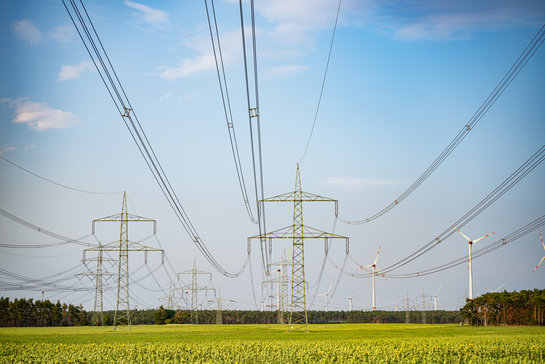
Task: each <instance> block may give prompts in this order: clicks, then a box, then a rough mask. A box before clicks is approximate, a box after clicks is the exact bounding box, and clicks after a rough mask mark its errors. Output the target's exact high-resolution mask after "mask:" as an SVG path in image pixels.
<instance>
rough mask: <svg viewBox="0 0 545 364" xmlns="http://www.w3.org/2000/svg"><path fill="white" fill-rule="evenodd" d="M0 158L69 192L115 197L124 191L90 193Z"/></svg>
mask: <svg viewBox="0 0 545 364" xmlns="http://www.w3.org/2000/svg"><path fill="white" fill-rule="evenodd" d="M0 158H1V159H3V160H5V161H6V162H8V163H9V164H11V165H13V166H15V167H17V168H19V169H20V170H22V171H25V172H27V173H29V174H31V175H33V176H34V177H38V178H40V179H43V180H44V181H47V182H49V183H52V184H54V185H57V186H60V187H64V188H67V189H69V190H73V191H78V192H83V193H90V194H93V195H113V194H117V193H122V192H123V191H116V192H95V191H88V190H82V189H79V188H74V187H70V186H67V185H63V184H62V183H59V182H55V181H52V180H50V179H48V178H45V177H42V176H40V175H39V174H37V173H34V172H32V171H29V170H28V169H26V168H24V167H22V166H20V165H18V164H17V163H14V162H12V161H10V160H8V159H7V158H5V157H3V156H1V155H0Z"/></svg>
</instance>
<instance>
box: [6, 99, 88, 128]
mask: <svg viewBox="0 0 545 364" xmlns="http://www.w3.org/2000/svg"><path fill="white" fill-rule="evenodd" d="M0 102H1V103H5V104H7V105H9V106H10V107H12V108H14V109H15V118H14V119H13V120H12V122H13V123H16V124H26V125H27V126H28V127H29V129H32V130H36V131H44V130H49V129H66V128H70V127H71V126H73V125H75V124H77V123H78V122H79V120H78V117H77V116H76V115H74V114H73V113H71V112H70V111H62V110H59V109H52V108H51V107H49V105H47V104H46V103H44V102H33V101H29V100H27V99H17V100H13V99H9V98H2V99H0Z"/></svg>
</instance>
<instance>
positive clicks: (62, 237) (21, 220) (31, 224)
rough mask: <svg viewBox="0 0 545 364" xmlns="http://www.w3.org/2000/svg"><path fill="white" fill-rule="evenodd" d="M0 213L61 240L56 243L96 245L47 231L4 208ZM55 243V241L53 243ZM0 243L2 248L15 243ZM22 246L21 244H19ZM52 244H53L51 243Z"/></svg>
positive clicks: (11, 246) (9, 246)
mask: <svg viewBox="0 0 545 364" xmlns="http://www.w3.org/2000/svg"><path fill="white" fill-rule="evenodd" d="M0 215H3V216H5V217H7V218H8V219H10V220H12V221H14V222H16V223H18V224H21V225H23V226H26V227H27V228H29V229H32V230H36V231H37V232H39V233H42V234H45V235H48V236H51V237H53V238H55V239H59V240H62V242H60V243H57V245H65V244H78V245H83V246H89V247H95V246H96V245H95V244H89V243H86V242H84V241H80V239H81V238H78V239H70V238H67V237H66V236H63V235H60V234H57V233H54V232H52V231H49V230H46V229H44V228H41V227H39V226H37V225H34V224H33V223H31V222H29V221H27V220H24V219H22V218H20V217H17V216H15V215H13V214H11V213H9V212H7V211H6V210H4V209H2V208H0ZM89 236H91V235H86V236H84V237H82V238H83V239H85V238H87V237H89ZM53 244H55V243H53ZM2 245H5V246H4V248H14V247H15V246H14V245H15V244H2ZM43 245H46V246H49V245H51V244H43ZM21 246H22V245H21ZM46 246H36V245H34V246H28V247H29V248H31V247H41V248H44V247H46ZM51 246H53V245H51Z"/></svg>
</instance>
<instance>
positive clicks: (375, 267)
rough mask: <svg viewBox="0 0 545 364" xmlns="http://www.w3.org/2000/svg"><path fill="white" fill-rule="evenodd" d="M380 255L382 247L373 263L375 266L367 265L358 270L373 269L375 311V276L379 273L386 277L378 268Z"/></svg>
mask: <svg viewBox="0 0 545 364" xmlns="http://www.w3.org/2000/svg"><path fill="white" fill-rule="evenodd" d="M379 253H380V247H379V248H378V251H377V256H376V257H375V261H374V262H373V264H369V265H366V266H365V267H360V268H358V269H366V268H373V310H375V308H376V302H375V275H376V274H377V272H379V274H380V275H381V276H382V277H384V274H382V272H381V271H380V270H379V269H378V268H377V260H378V254H379Z"/></svg>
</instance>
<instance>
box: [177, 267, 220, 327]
mask: <svg viewBox="0 0 545 364" xmlns="http://www.w3.org/2000/svg"><path fill="white" fill-rule="evenodd" d="M184 274H191V285H184V286H182V289H187V290H191V317H190V323H192V324H198V323H199V317H198V311H199V308H198V293H199V291H205V293H207V292H208V291H214V293H215V292H216V289H215V288H213V287H208V284H209V283H212V273H210V272H206V271H204V270H200V269H197V260H196V259H193V269H191V270H186V271H183V272H180V273H178V278H180V275H184ZM199 275H205V276H208V282H207V284H206V285H199Z"/></svg>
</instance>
